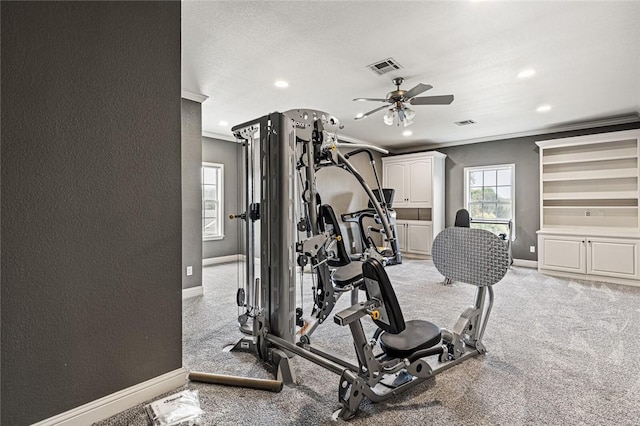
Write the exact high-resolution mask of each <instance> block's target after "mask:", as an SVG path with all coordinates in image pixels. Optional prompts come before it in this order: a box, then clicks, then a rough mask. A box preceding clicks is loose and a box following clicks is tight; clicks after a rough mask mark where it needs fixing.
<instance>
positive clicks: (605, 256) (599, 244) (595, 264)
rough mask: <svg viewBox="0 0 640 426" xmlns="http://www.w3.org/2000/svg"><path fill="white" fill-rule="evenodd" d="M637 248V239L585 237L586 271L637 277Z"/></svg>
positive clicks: (608, 275) (638, 275) (613, 275)
mask: <svg viewBox="0 0 640 426" xmlns="http://www.w3.org/2000/svg"><path fill="white" fill-rule="evenodd" d="M639 248H640V242H637V241H628V240H612V239H605V238H587V273H588V274H591V275H600V276H605V277H620V278H631V279H638V278H640V273H639V272H638V263H640V262H639V258H638V253H639Z"/></svg>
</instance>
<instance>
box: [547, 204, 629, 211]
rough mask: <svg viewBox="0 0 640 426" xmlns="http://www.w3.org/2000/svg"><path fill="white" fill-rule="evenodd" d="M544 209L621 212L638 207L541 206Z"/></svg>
mask: <svg viewBox="0 0 640 426" xmlns="http://www.w3.org/2000/svg"><path fill="white" fill-rule="evenodd" d="M543 208H545V209H576V210H585V209H586V210H589V209H591V210H598V209H616V210H617V209H623V210H631V211H633V210H637V209H638V206H607V207H603V206H596V205H584V206H543Z"/></svg>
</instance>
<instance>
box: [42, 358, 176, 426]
mask: <svg viewBox="0 0 640 426" xmlns="http://www.w3.org/2000/svg"><path fill="white" fill-rule="evenodd" d="M186 381H187V370H185V369H184V368H183V367H181V368H178V369H177V370H173V371H170V372H168V373H165V374H163V375H162V376H158V377H155V378H153V379H151V380H147V381H146V382H142V383H139V384H137V385H135V386H131V387H129V388H127V389H123V390H121V391H119V392H116V393H113V394H111V395H107V396H105V397H103V398H100V399H97V400H95V401H93V402H89V403H88V404H84V405H81V406H80V407H77V408H74V409H72V410H69V411H66V412H64V413H62V414H58V415H57V416H54V417H50V418H48V419H45V420H42V421H41V422H38V423H35V424H34V425H33V426H54V425H56V426H85V425H90V424H92V423H94V422H99V421H100V420H104V419H107V418H109V417H111V416H113V415H115V414H118V413H121V412H122V411H124V410H127V409H129V408H131V407H134V406H136V405H138V404H140V403H143V402H145V401H149V400H151V399H154V398H156V397H158V396H159V395H162V394H163V393H167V392H169V391H171V390H173V389H177V388H179V387H181V386H183V385H184V384H185V383H186Z"/></svg>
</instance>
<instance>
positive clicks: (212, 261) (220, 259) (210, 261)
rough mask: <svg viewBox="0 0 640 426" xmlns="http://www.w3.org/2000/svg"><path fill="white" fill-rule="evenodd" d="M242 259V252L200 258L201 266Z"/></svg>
mask: <svg viewBox="0 0 640 426" xmlns="http://www.w3.org/2000/svg"><path fill="white" fill-rule="evenodd" d="M243 259H244V255H242V254H231V255H229V256H220V257H209V258H207V259H202V266H209V265H218V264H220V263H229V262H236V261H238V260H243Z"/></svg>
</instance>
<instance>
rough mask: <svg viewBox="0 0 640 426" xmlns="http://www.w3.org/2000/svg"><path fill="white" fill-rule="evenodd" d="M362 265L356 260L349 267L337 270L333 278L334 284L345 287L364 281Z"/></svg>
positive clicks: (345, 266) (341, 267)
mask: <svg viewBox="0 0 640 426" xmlns="http://www.w3.org/2000/svg"><path fill="white" fill-rule="evenodd" d="M362 263H363V262H360V261H357V260H354V261H352V262H351V263H349V264H347V265H344V266H340V267H338V268H336V269H335V272H334V273H333V275H332V276H331V277H332V279H333V282H334V284H335V285H336V286H338V287H344V286H347V285H350V284H354V283H357V282H358V281H360V280H362Z"/></svg>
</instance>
